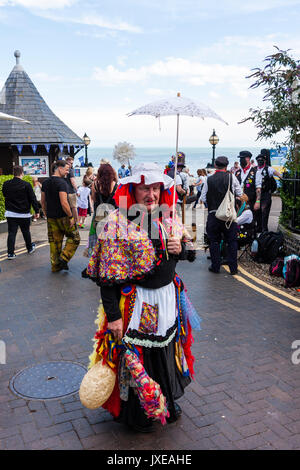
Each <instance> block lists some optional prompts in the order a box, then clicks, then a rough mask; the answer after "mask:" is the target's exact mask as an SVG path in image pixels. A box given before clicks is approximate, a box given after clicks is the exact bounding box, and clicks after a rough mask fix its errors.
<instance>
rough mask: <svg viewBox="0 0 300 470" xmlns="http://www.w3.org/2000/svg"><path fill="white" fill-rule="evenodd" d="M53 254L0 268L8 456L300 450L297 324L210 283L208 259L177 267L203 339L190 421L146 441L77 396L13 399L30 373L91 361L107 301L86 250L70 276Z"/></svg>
mask: <svg viewBox="0 0 300 470" xmlns="http://www.w3.org/2000/svg"><path fill="white" fill-rule="evenodd" d="M42 229H43V225H41V227H40V230H42ZM44 238H45V237H44ZM39 239H40V240H42V238H39ZM48 250H49V248H48V247H47V246H46V247H43V248H40V249H38V250H37V251H36V252H35V253H34V254H33V255H31V256H29V255H27V254H22V255H19V256H18V257H17V258H16V260H14V261H3V262H1V268H2V272H1V274H0V276H1V284H0V294H1V315H0V339H1V340H4V341H5V343H6V346H7V364H6V365H0V410H1V411H0V449H37V450H42V449H97V450H100V449H104V450H105V449H109V450H117V449H126V450H133V449H136V450H142V449H149V450H153V449H156V450H183V449H185V450H192V449H212V450H217V449H270V450H271V449H300V376H299V371H300V369H299V368H300V365H299V366H297V365H293V364H292V362H291V353H292V350H291V344H292V342H293V341H294V340H296V339H300V319H299V314H298V313H297V312H295V311H293V310H289V309H287V308H286V307H284V306H282V305H281V304H279V303H276V302H274V301H273V300H271V299H268V298H266V297H265V296H263V295H261V294H260V293H258V292H256V291H254V290H252V289H250V288H248V287H246V286H244V285H243V284H241V283H239V282H238V281H237V280H235V279H234V278H233V277H232V276H230V275H228V274H227V273H226V272H225V271H223V272H222V273H220V274H219V275H214V274H212V273H209V272H208V271H207V267H208V261H207V259H206V256H205V254H204V253H203V252H200V253H199V256H198V259H197V260H196V262H195V263H193V264H190V263H188V262H184V263H180V264H179V265H178V273H179V274H180V275H182V277H183V279H184V281H185V283H186V286H187V287H188V289H189V295H190V297H191V299H192V301H193V303H194V305H195V306H196V308H197V310H198V312H199V313H200V315H201V317H202V330H201V331H200V332H195V334H194V338H195V342H194V345H193V352H194V356H195V359H196V361H195V381H194V382H193V383H192V384H191V385H190V386H189V387H188V388H187V389H186V393H185V395H184V396H183V397H182V398H181V399H180V400H179V403H180V404H181V406H182V409H183V415H182V417H181V418H180V420H178V421H177V422H176V423H173V424H170V425H167V426H165V427H162V426H160V425H159V424H156V430H155V432H154V433H152V434H148V435H140V434H136V433H134V432H131V431H129V430H128V429H127V428H125V427H123V426H122V425H121V424H117V423H115V422H114V421H113V420H112V418H111V416H110V415H109V414H108V413H107V412H106V411H104V410H103V409H99V410H87V409H85V408H83V407H82V405H81V403H80V401H79V397H78V394H75V395H73V396H70V397H67V398H64V399H61V400H54V401H27V400H23V399H21V398H18V397H17V396H15V395H13V394H12V393H11V392H10V390H9V388H8V383H9V380H10V379H11V378H12V377H13V376H14V375H15V374H16V373H17V372H18V371H20V370H21V369H23V368H24V367H27V366H29V365H34V364H37V363H40V362H44V361H50V360H72V361H75V362H79V363H82V364H84V365H86V364H87V362H88V355H89V354H90V352H91V347H92V342H91V338H92V337H93V334H94V319H95V314H96V309H97V306H98V300H99V290H98V288H97V287H96V286H95V285H94V284H93V283H92V282H90V281H88V280H83V279H81V276H80V273H81V270H82V269H83V268H84V267H85V263H86V259H85V258H83V257H82V251H83V246H80V248H79V250H78V252H77V254H76V256H75V258H74V259H73V260H72V261H71V263H70V271H69V272H60V273H56V274H52V273H51V272H50V266H49V260H48Z"/></svg>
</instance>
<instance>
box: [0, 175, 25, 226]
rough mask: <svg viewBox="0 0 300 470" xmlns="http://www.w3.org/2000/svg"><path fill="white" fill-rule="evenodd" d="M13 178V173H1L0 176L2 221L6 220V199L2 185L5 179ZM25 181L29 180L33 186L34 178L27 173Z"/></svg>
mask: <svg viewBox="0 0 300 470" xmlns="http://www.w3.org/2000/svg"><path fill="white" fill-rule="evenodd" d="M12 178H13V175H1V176H0V222H1V220H5V217H4V214H5V200H4V196H3V192H2V186H3V183H4V182H5V181H8V180H11V179H12ZM23 179H24V181H28V183H30V184H31V186H33V182H32V178H31V176H30V175H25V176H24V178H23Z"/></svg>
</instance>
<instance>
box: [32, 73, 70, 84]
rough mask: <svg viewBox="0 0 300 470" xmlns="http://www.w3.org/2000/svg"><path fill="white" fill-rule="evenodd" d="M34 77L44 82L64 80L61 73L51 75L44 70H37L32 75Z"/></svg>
mask: <svg viewBox="0 0 300 470" xmlns="http://www.w3.org/2000/svg"><path fill="white" fill-rule="evenodd" d="M32 78H33V79H36V80H40V81H42V82H59V81H61V80H64V78H63V77H60V76H59V75H49V74H47V73H44V72H37V73H34V74H33V75H32Z"/></svg>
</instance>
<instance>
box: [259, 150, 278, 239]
mask: <svg viewBox="0 0 300 470" xmlns="http://www.w3.org/2000/svg"><path fill="white" fill-rule="evenodd" d="M256 160H257V173H256V185H257V188H258V189H260V197H259V194H258V196H257V198H256V203H255V205H254V210H255V219H256V229H257V232H259V233H260V232H264V231H268V221H269V215H270V210H271V205H272V192H274V191H275V190H276V188H277V183H276V180H275V179H274V175H275V176H277V177H279V178H281V174H280V173H279V172H278V171H276V170H275V169H274V168H272V167H271V166H269V165H268V164H267V157H266V155H265V154H262V153H261V154H259V155H258V156H257V157H256Z"/></svg>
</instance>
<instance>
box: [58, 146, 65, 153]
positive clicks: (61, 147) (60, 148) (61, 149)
mask: <svg viewBox="0 0 300 470" xmlns="http://www.w3.org/2000/svg"><path fill="white" fill-rule="evenodd" d="M58 147H59V150H60V151H61V153H63V151H64V145H63V144H60V145H59V146H58Z"/></svg>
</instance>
